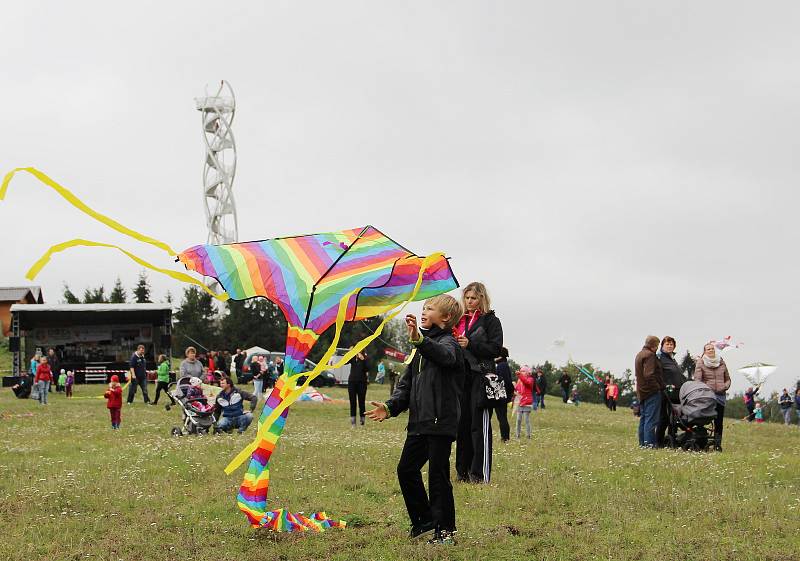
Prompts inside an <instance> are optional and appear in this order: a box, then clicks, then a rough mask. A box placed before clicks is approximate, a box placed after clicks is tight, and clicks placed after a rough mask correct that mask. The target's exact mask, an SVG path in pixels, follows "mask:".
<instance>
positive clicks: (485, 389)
mask: <svg viewBox="0 0 800 561" xmlns="http://www.w3.org/2000/svg"><path fill="white" fill-rule="evenodd" d="M405 324H406V330H407V335H408V339H409V341H410V343H411V345H412V346H413V347H414V353H413V355H412V357H411V360H410V363H409V364H408V366H407V367H406V368H405V371H404V373H403V374H402V375H401V376H399V378H398V376H397V375H396V374H395V372H394V368H389V369H387V368H386V365H385V364H384V363H383V362H381V363H379V364H378V365H377V367H376V371H375V379H376V381H377V382H379V383H381V384H383V383H385V382H386V381H387V378H388V381H389V385H390V390H389V394H390V397H389V399H388V400H386V401H385V402H378V401H372V402H370V404H371V406H372V409H370V410H367V408H366V393H367V384H368V382H369V376H370V370H371V365H370V362H369V360H368V358H367V356H366V355H365V354H364V353H363V352H362V353H358V354H357V355H356V356H355V357H353V359H352V360H351V361H350V363H349V364H350V373H349V380H348V396H349V400H350V411H349V412H350V426H351V427H353V428H355V427H357V426H362V425H364V424H365V419H367V418H369V419H372V420H375V421H384V420H387V419H390V418H393V417H397V416H398V415H400V414H401V413H403V412H405V411H408V426H407V437H406V441H405V444H404V446H403V449H402V451H401V453H400V459H399V462H398V466H397V475H398V480H399V484H400V488H401V491H402V494H403V498H404V501H405V504H406V508H407V511H408V515H409V518H410V521H411V532H410V534H411V537H412V538H415V539H429V540H430V541H432V542H436V543H452V541H453V535H454V533H455V531H456V511H455V502H454V499H453V487H452V483H451V481H450V457H451V454H452V452H453V445H454V444H455V471H456V479H457V481H458V482H463V483H465V484H487V483H490V482H491V476H492V453H493V450H492V442H493V438H492V422H491V419H492V416H494V415H496V416H497V419H498V424H499V427H500V440H501V442H508V441H509V440H510V438H511V426H510V424H509V420H508V408H509V404H511V403H512V402H513V408H512V415H513V417H514V418H515V421H516V422H515V431H514V434H515V437H516V438H517V439H520V438H522V435H523V427H524V435H525V437H527V438H528V439H530V438H531V436H532V426H531V414H532V412H534V411H544V410H545V408H546V403H545V397H546V395H547V390H548V379H547V376H546V375H545V372H544V371H543V370H542V368H531V367H530V366H527V365H526V366H522V367H520V368H519V370H517V371H516V372H514V373H512V370H511V367H510V365H509V352H508V349H506V348H505V347H504V346H503V327H502V323H501V321H500V319H499V318H498V317H497V315H496V314H495V312H494V310H492V308H491V301H490V298H489V293H488V291H487V289H486V287H485V286H484V285H483V284H482V283H479V282H473V283H470V284H468V285H467V286H466V287H465V288H464V289H463V291H462V293H461V301H460V302H459V301H458V300H456V299H455V298H453V297H451V296H447V295H440V296H436V297H434V298H431V299H429V300H427V301H426V302H425V303H424V305H423V310H422V314H421V317H420V320H419V322H418V320H417V318H416V316H414V315H408V316H406V320H405ZM675 347H676V341H675V339H674V338H673V337H669V336H667V337H663V338H661V339H659V338H658V337H655V336H648V337H647V338H646V340H645V343H644V346H643V348H642V350H641V351H640V352H639V353H638V354H637V355H636V357H635V360H634V370H635V380H636V389H635V392H636V407H637V409H638V414H639V416H640V419H639V426H638V442H639V445H640V446H642V447H644V448H657V447H661V446H665V444H666V438H667V435H666V433H667V427H668V424H669V419H670V411H671V409H670V408H671V407H672V404H675V403H678V402H679V390H680V388H681V387H682V386H683V384H685V383H686V382H687V377H686V376H685V375H684V372H683V370H682V369H681V367H680V365H678V363H677V362H676V360H675ZM144 351H145V348H144V346H143V345H139V347H138V348H137V349H136V352H135V353H134V354H133V356H132V357H131V360H130V369H129V372H128V373H127V374H128V375H127V376H126V379H127V382H128V393H127V403H129V404H131V403H133V401H134V399H135V396H136V393H137V391H138V390H141V392H142V398H143V401H144V402H145V403H149V402H150V400H149V395H148V391H147V369H146V360H145V358H144ZM53 355H54V353H53V352H52V349H50V351H49V352H48V355H47V356H41V357H39V356H36V357H34V358H33V359H32V361H31V373H32V375H33V381H34V383H35V384H36V386H37V387H38V390H39V392H38V393H39V401H40V403H42V404H43V405H44V404H47V395H48V393H50V390H51V385H52V383H53V382H54V381H55V382H56V386H57V387H56V391H61V390H62V389H63V390H64V391H65V392H66V394H67V395H68V396H70V395H71V393H72V391H71V387H72V385H73V384H74V375H73V374H72V373H71V372H63V370H62V371H61V373H60V374H59V376H58V377H57V378H56V377H55V374H54V373H55V372H57V371H58V358H57V357H56V356H53ZM157 362H158V369H157V380H156V382H157V385H156V395H155V400H154V401H153V405H156V404H157V403H158V401H159V398H160V396H161V393H162V392H163V393H165V394H166V395H167V398H169V399H170V400H171V402H172V403H173V404H174V403H175V400H174V398H173V397H172V396H171V395H170V393H169V392H168V391H167V388H168V387H169V383H170V370H169V361H168V359H167V357H165V356H164V355H161V356H159V357H158V360H157ZM246 362H248V357H247V355H246V353H245V352H244V351H243V350H242V349H237V350H236V352H235V353H234V354H231V353H228V352H218V351H211V352H208V353H206V354H203V355H198V353H197V351H196V349H195V348H194V347H188V348H187V349H186V351H185V358H184V360H183V361H182V362H181V364H180V368H179V371H178V372H179V373H178V375H179V379H184V380H187V379H188V380H189V385H190V388H189V389H188V390H187V395H189V396H190V401H198V402H200V405H201V406H204V407H206V408H207V409H208V410H213V411H215V412H216V414H217V417H218V422H217V428H218V429H219V430H225V431H227V430H233V429H236V430H238V432H240V433H242V432H244V431H245V430H246V429H247V428H248V426H249V425H250V424H251V423H252V420H253V411H254V410H255V407H256V405H257V403H258V400H259V399H261V398H262V397H263V391H264V388H265V387H266V388H269V387H271V386H273V385H274V383H275V381H276V380H277V379H278V377H279V376H280V375H281V374H282V373H283V361H282V359H280V358H276V359H275V360H274V361H273V360H270V359H269V358H268V357H265V356H254V357H251V359H250V360H249V367H247V368H246V367H245V363H246ZM233 376H235V378H236V380H237V383H239V384H244V383H248V382H249V381H252V382H253V389H254V391H253V392H252V393H250V392H247V391H245V390H243V389H240V388H238V387H236V385H235V384H234V382H233ZM595 381H596V382H597V383H598V386H599V388H600V392H601V395H602V399H603V402H604V403H605V405H606V407H608V409H609V410H610V411H612V412H615V411H616V410H617V404H618V401H619V400H620V397H621V395H620V387H619V385H618V384H617V382H616V381H615V380H614V378H613V377H611V376H610V375H609V376H606V377H605V378H604V379H602V380H598V379H595ZM693 381H694V382H700V383H702V384H704V385H705V386H706V387H707V388H709V389H710V391H711V392H713V395H714V402H715V404H714V413H715V415H714V418H713V433H711V434H713V447H714V449H716V450H718V451H721V450H722V436H723V428H724V424H723V419H724V412H725V406H726V399H727V398H726V394H727V391H728V390H729V388H730V386H731V377H730V373H729V372H728V368H727V366H726V364H725V361H724V360H723V358H722V357H721V356H720V355H719V353H718V351H717V349H716V348H715V346H714V344H712V343H709V344H707V345H705V347H704V349H703V353H702V355H701V356H700V357H699V358H698V359H697V363H696V366H695V369H694V373H693ZM203 382H205V383H208V384H214V385H218V386H219V387H220V390H219V392H218V393H216V394H215V395H214V396H213V397H211V396H206V395H205V394H204V393H203V392H202V389H201V386H202V383H203ZM556 383H557V384H558V387H559V388H560V395H561V398H562V401H563V403H564V404H574V405H578V404H579V403H580V396H579V393H578V384H577V383H575V381H574V380H573V379H572V378H571V377H570V375H569V373H568V372H566V371H562V372H559V373H558V379H557V380H556ZM758 390H759V388H748V390H747V392H745V402H746V405H747V410H748V415H747V417H746V419H747V420H748V421H755V422H762V421H763V417H764V415H763V408H762V407H761V403H760V401H759V399H758ZM15 391H16V390H15ZM122 391H123V390H122V385H121V383H120V379H119V377H118V376H116V375H114V376H112V378H111V382H110V384H109V388H108V391H106V393H105V398H106V400H107V407H108V409H109V411H110V416H111V426H112V429H115V430H116V429H118V428H119V427H120V424H121V411H122ZM193 392H194V393H193ZM246 401H249V402H250V403H251V407H250V411H245V410H244V402H246ZM779 404H780V408H781V410H782V412H783V415H784V420H785V422H786V423H787V424H789V423H790V421H791V410H792V406H793V405H795V406H796V407H797V409H798V412H799V413H800V389H798V390H797V391H796V392H795V393H794V395H793V396H792V395H790V394H789V392H788V391H787V390H786V389H784V390H783V393H782V395H781V396H780V399H779ZM798 416H799V417H800V415H798ZM425 464H427V465H428V490H427V491H426V489H425V486H424V484H423V481H422V474H421V470H422V467H423V466H424V465H425Z"/></svg>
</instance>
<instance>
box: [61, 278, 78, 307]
mask: <svg viewBox="0 0 800 561" xmlns="http://www.w3.org/2000/svg"><path fill="white" fill-rule="evenodd" d="M63 303H64V304H80V303H81V300H80V298H78V297H77V296H75V294H73V293H72V291H71V290H70V289H69V286H67V284H66V283H64V300H63Z"/></svg>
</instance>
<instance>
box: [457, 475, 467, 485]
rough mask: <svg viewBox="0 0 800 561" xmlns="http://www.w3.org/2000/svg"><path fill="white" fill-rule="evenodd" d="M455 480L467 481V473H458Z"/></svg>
mask: <svg viewBox="0 0 800 561" xmlns="http://www.w3.org/2000/svg"><path fill="white" fill-rule="evenodd" d="M456 481H458V482H459V483H469V475H464V474H461V473H459V474H458V476H457V477H456Z"/></svg>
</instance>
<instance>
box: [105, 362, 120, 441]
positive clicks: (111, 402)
mask: <svg viewBox="0 0 800 561" xmlns="http://www.w3.org/2000/svg"><path fill="white" fill-rule="evenodd" d="M103 397H105V398H106V407H108V412H109V413H111V428H112V429H114V430H116V429H118V428H119V425H120V423H121V422H122V386H121V385H120V383H119V376H117V375H116V374H114V375H113V376H111V383H109V384H108V389H107V390H106V393H104V394H103Z"/></svg>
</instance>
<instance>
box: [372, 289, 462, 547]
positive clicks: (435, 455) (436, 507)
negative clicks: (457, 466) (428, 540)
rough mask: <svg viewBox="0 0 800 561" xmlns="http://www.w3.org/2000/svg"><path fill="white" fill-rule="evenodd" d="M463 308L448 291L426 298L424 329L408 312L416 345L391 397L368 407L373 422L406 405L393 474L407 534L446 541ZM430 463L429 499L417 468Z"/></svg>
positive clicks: (451, 527)
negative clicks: (405, 424)
mask: <svg viewBox="0 0 800 561" xmlns="http://www.w3.org/2000/svg"><path fill="white" fill-rule="evenodd" d="M460 310H461V307H460V305H459V303H458V302H457V301H456V300H455V299H454V298H453V297H451V296H447V295H442V296H436V297H434V298H431V299H430V300H428V301H426V302H425V304H424V306H423V310H422V322H421V324H422V329H423V331H422V333H420V331H419V330H418V329H417V319H416V317H414V316H412V315H409V316H406V326H407V329H408V333H409V337H410V338H411V341H412V343H413V344H414V346H415V347H416V349H417V352H416V356H415V357H414V360H412V362H411V364H410V365H409V367H408V369H407V370H406V372H405V374H404V375H403V377H402V378H401V379H400V381H398V382H397V386H396V387H395V390H394V393H393V394H392V397H391V398H389V400H388V401H387V402H386V403H379V402H376V401H373V402H371V404H372V405H374V406H375V409H372V410H370V411H368V412H367V416H368V417H369V418H370V419H372V420H374V421H382V420H384V419H387V418H389V417H396V416H397V415H399V414H400V413H402V412H403V411H405V410H406V409H407V410H408V427H407V431H408V435H407V437H406V442H405V445H404V447H403V452H402V454H401V456H400V461H399V463H398V465H397V478H398V480H399V482H400V489H401V491H402V492H403V499H404V501H405V503H406V509H407V510H408V515H409V517H410V518H411V537H412V538H414V539H419V538H423V537H427V536H430V535H431V534H433V533H434V532H436V533H437V535H436V537H435V538H434V540H435V541H440V542H444V543H449V542H450V541H452V534H453V532H455V529H456V513H455V501H454V499H453V486H452V484H451V483H450V449H451V447H452V445H453V441H454V440H455V439H456V435H457V434H458V420H459V417H460V412H461V406H460V403H459V397H460V395H461V391H462V386H463V384H464V355H463V351H462V350H461V347H460V346H459V345H458V343H457V342H456V339H455V337H453V334H452V329H453V325H454V324H455V322H456V321H457V320H458V318H459V317H460V315H461V314H460ZM426 462H427V463H428V489H429V491H430V500H429V499H428V496H427V495H426V493H425V487H424V485H423V483H422V473H421V469H422V466H424V465H425V463H426Z"/></svg>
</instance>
